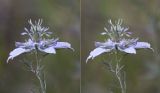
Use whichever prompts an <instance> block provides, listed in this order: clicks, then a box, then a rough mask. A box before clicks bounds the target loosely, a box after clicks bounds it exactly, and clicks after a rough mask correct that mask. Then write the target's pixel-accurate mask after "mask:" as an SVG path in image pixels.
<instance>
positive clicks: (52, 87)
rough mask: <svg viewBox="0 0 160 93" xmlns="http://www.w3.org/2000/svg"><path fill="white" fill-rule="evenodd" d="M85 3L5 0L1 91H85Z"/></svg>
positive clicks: (0, 16) (0, 11)
mask: <svg viewBox="0 0 160 93" xmlns="http://www.w3.org/2000/svg"><path fill="white" fill-rule="evenodd" d="M80 27H81V26H80V0H66V1H64V0H15V1H13V0H1V1H0V30H1V31H0V32H1V34H0V38H1V39H0V45H1V46H0V93H80V79H81V63H80V37H81V36H80V34H81V32H80Z"/></svg>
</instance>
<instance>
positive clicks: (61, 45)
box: [53, 42, 74, 50]
mask: <svg viewBox="0 0 160 93" xmlns="http://www.w3.org/2000/svg"><path fill="white" fill-rule="evenodd" d="M53 47H54V48H55V49H60V48H69V49H72V50H74V49H73V48H72V47H71V44H70V43H68V42H57V43H56V45H55V46H53Z"/></svg>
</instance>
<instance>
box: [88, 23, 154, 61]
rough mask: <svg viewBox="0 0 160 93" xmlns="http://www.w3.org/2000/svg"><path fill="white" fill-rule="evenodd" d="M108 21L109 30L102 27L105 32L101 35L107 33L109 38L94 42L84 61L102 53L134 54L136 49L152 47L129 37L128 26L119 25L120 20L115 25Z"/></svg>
mask: <svg viewBox="0 0 160 93" xmlns="http://www.w3.org/2000/svg"><path fill="white" fill-rule="evenodd" d="M109 23H110V25H111V28H110V30H108V29H107V28H104V29H105V31H106V32H103V33H101V35H107V36H108V37H109V38H108V39H107V40H106V41H105V42H95V46H96V48H95V49H94V50H93V51H91V52H90V54H89V56H88V58H87V60H86V62H87V61H88V60H89V59H94V58H95V57H96V56H99V55H101V54H103V53H109V52H113V51H121V52H124V53H128V54H136V49H145V48H147V49H152V48H151V45H150V44H149V43H147V42H138V38H136V39H130V38H129V37H130V35H131V32H128V30H129V29H128V28H124V27H121V24H122V20H118V22H115V23H116V24H115V25H114V24H113V23H112V22H111V20H109ZM152 50H153V49H152Z"/></svg>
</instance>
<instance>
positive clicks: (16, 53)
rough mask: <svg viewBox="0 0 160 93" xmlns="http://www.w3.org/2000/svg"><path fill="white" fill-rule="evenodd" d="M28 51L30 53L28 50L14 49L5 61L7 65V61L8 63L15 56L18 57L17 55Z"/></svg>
mask: <svg viewBox="0 0 160 93" xmlns="http://www.w3.org/2000/svg"><path fill="white" fill-rule="evenodd" d="M29 51H31V50H29V49H24V48H16V49H14V50H13V51H11V52H10V54H9V57H8V59H7V63H8V61H9V60H10V59H13V58H14V57H16V56H18V55H20V54H22V53H25V52H29Z"/></svg>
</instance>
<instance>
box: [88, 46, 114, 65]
mask: <svg viewBox="0 0 160 93" xmlns="http://www.w3.org/2000/svg"><path fill="white" fill-rule="evenodd" d="M110 51H111V49H104V48H100V47H99V48H96V49H94V50H93V51H91V52H90V54H89V56H88V58H87V60H86V62H87V61H88V60H89V59H94V58H95V57H96V56H98V55H100V54H102V53H105V52H110Z"/></svg>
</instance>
